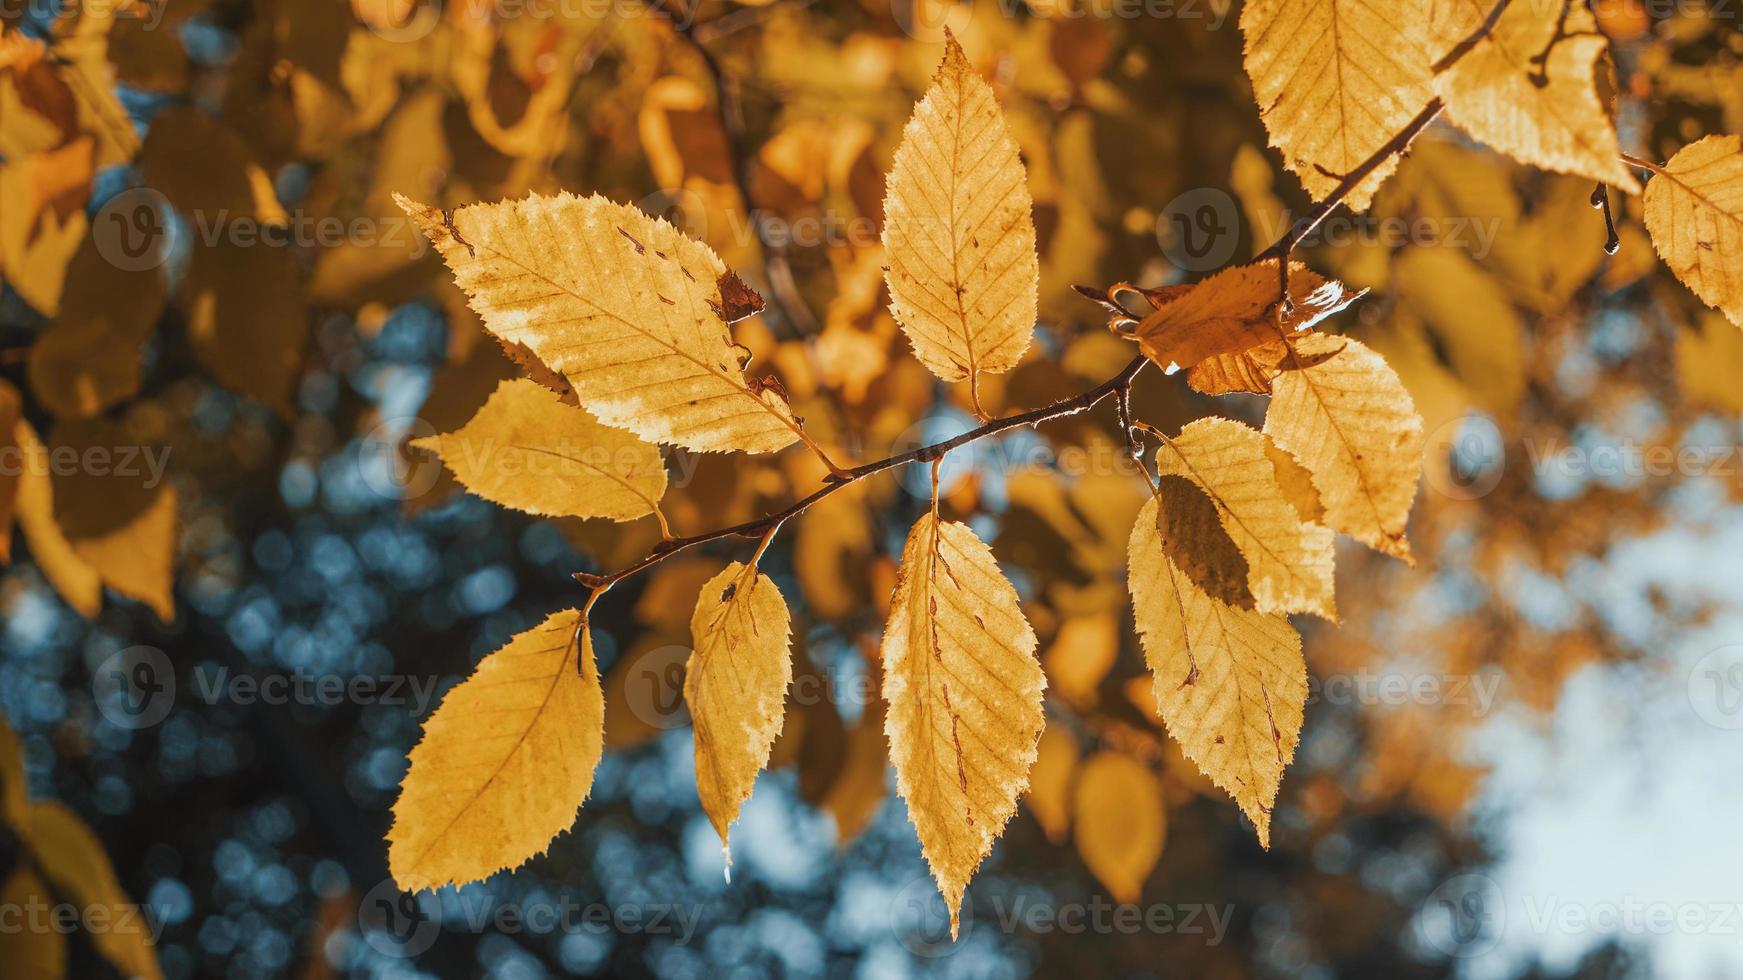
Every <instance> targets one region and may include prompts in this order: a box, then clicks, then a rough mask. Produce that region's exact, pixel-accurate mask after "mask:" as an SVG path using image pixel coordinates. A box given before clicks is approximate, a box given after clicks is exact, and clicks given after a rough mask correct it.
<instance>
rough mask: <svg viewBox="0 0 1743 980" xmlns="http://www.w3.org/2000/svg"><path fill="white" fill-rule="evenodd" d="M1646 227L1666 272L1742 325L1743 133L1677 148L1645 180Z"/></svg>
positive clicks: (1716, 137) (1709, 138)
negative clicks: (1667, 269)
mask: <svg viewBox="0 0 1743 980" xmlns="http://www.w3.org/2000/svg"><path fill="white" fill-rule="evenodd" d="M1646 230H1647V231H1648V232H1650V233H1651V234H1652V245H1653V247H1654V248H1656V249H1657V250H1658V254H1659V256H1660V257H1661V258H1663V259H1664V264H1665V265H1668V266H1670V271H1672V272H1674V273H1676V277H1677V278H1678V279H1681V280H1682V281H1683V284H1684V285H1686V286H1688V287H1689V288H1690V289H1692V290H1694V293H1695V295H1696V296H1699V297H1700V298H1701V299H1702V300H1703V301H1705V302H1706V304H1707V305H1708V306H1711V307H1713V308H1714V309H1716V310H1718V311H1719V312H1721V313H1723V314H1725V318H1726V319H1728V320H1730V321H1731V322H1732V323H1734V324H1736V325H1737V326H1739V327H1743V136H1708V137H1706V138H1705V139H1702V140H1699V141H1697V142H1694V143H1690V144H1689V145H1688V146H1685V147H1683V148H1682V149H1680V150H1678V151H1677V153H1676V156H1673V157H1671V158H1670V162H1669V163H1667V164H1665V165H1664V166H1663V167H1662V168H1661V169H1660V170H1659V171H1658V172H1657V173H1656V174H1654V176H1653V178H1652V179H1651V180H1649V181H1647V182H1646Z"/></svg>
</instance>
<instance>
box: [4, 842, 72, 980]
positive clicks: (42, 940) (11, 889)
mask: <svg viewBox="0 0 1743 980" xmlns="http://www.w3.org/2000/svg"><path fill="white" fill-rule="evenodd" d="M58 904H59V903H58V902H57V900H56V898H55V896H54V893H52V892H50V891H49V890H48V885H47V884H45V883H44V882H43V880H42V879H41V878H39V877H37V875H36V872H34V871H32V870H31V869H30V868H29V867H20V868H18V869H17V870H15V871H13V872H11V873H10V874H8V875H7V876H6V880H5V883H4V884H0V908H4V909H14V910H17V912H24V910H26V909H30V908H39V909H53V908H55V907H56V906H57V905H58ZM17 912H15V914H17ZM0 962H4V963H5V964H6V969H7V971H8V973H9V974H10V975H12V976H16V977H21V978H23V977H28V978H31V980H60V978H61V977H64V976H66V975H67V936H66V933H64V932H61V931H60V930H59V929H55V928H47V929H45V928H40V927H38V928H28V927H24V928H20V927H18V926H14V927H13V928H10V929H5V930H0Z"/></svg>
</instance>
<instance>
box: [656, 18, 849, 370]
mask: <svg viewBox="0 0 1743 980" xmlns="http://www.w3.org/2000/svg"><path fill="white" fill-rule="evenodd" d="M675 2H676V0H647V4H648V8H649V9H650V10H652V11H653V12H654V13H657V14H660V15H662V16H664V17H665V18H666V20H667V21H668V22H669V23H670V24H671V25H672V30H673V31H674V32H676V33H677V35H678V36H679V37H681V38H683V39H684V40H685V41H687V42H688V43H689V45H690V47H691V48H692V49H693V50H694V51H695V52H696V54H697V56H698V57H700V58H701V59H702V65H703V67H704V68H706V69H707V71H708V77H709V78H710V79H711V80H712V81H713V82H714V93H715V99H714V104H715V109H716V110H717V112H718V113H719V116H720V126H721V128H722V129H724V130H725V131H726V145H727V151H728V155H729V156H731V158H732V159H731V164H732V179H733V183H734V184H735V185H737V187H738V196H739V198H740V200H742V201H744V209H745V211H746V212H747V213H748V214H749V216H750V222H751V228H752V230H754V231H755V232H756V236H757V242H758V243H759V244H760V245H761V246H762V251H763V272H764V274H765V276H766V277H767V279H768V283H769V292H770V293H771V294H772V295H771V296H770V299H772V300H773V301H774V305H775V309H777V310H779V311H780V313H781V319H782V321H783V322H784V323H785V324H786V326H787V327H788V328H789V330H790V331H791V333H792V335H793V336H796V337H808V336H812V335H814V334H816V333H817V330H818V326H817V317H816V316H815V315H814V314H812V312H811V307H809V306H807V305H806V303H805V298H804V297H803V296H800V295H799V285H798V283H797V282H796V281H795V280H794V278H793V266H792V263H790V262H788V261H787V245H786V243H785V241H784V240H781V236H778V235H774V234H771V233H770V231H769V227H768V225H769V219H768V216H767V215H765V214H764V213H763V211H762V209H761V208H759V207H757V203H756V199H755V198H753V197H752V196H751V177H752V167H754V166H755V164H756V154H755V153H754V151H753V149H752V147H751V145H750V134H749V132H748V131H747V130H746V128H745V124H744V104H743V103H742V102H740V101H739V97H738V84H737V82H736V81H735V80H734V79H733V78H732V76H731V75H729V74H728V73H727V71H726V68H725V66H723V65H722V64H721V63H720V59H719V58H716V57H715V56H714V52H712V51H710V50H708V46H707V45H705V44H703V43H702V39H703V36H704V33H705V32H704V31H703V28H702V26H699V25H697V24H694V23H692V22H691V18H690V15H689V14H687V13H685V12H684V11H683V10H681V9H674V3H675Z"/></svg>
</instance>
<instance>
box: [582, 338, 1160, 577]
mask: <svg viewBox="0 0 1743 980" xmlns="http://www.w3.org/2000/svg"><path fill="white" fill-rule="evenodd" d="M1148 363H1149V360H1148V359H1147V358H1145V357H1143V356H1138V357H1134V358H1132V360H1131V361H1129V362H1128V363H1127V364H1126V366H1125V367H1124V368H1122V369H1121V370H1120V373H1119V374H1116V375H1114V376H1113V377H1111V378H1109V379H1108V380H1106V381H1103V382H1102V383H1101V384H1099V385H1096V386H1095V387H1094V388H1091V389H1089V390H1088V391H1084V392H1080V393H1079V394H1076V395H1073V396H1071V397H1070V398H1064V399H1060V400H1059V401H1056V402H1054V403H1052V404H1050V405H1043V406H1042V407H1040V408H1037V409H1032V410H1030V411H1027V412H1022V413H1019V414H1017V415H1008V416H1006V417H1004V418H1002V419H994V420H993V421H991V422H988V423H986V424H985V425H982V426H980V427H978V428H974V429H970V430H968V431H967V432H963V433H961V434H960V435H956V436H952V437H951V438H949V439H945V440H943V441H942V442H935V443H933V444H931V445H929V446H921V447H919V448H918V449H910V450H908V451H907V452H905V453H897V454H896V455H894V456H887V457H885V458H883V459H880V460H877V461H876V462H872V463H866V464H865V465H863V466H855V467H851V468H849V469H847V470H844V471H843V472H842V475H840V476H839V477H833V476H832V477H831V478H829V479H827V480H826V481H825V482H824V484H823V486H821V487H819V488H818V489H817V490H815V491H814V492H812V494H811V495H810V496H808V497H805V498H803V499H801V500H798V501H796V502H795V503H793V504H792V505H790V506H789V507H787V508H786V509H785V510H782V511H779V512H777V513H774V514H770V515H768V516H766V517H760V518H758V519H756V520H754V521H746V522H744V523H743V524H734V525H733V526H731V527H723V528H718V529H716V530H713V531H705V532H703V533H701V534H693V535H690V536H688V537H682V538H672V539H670V540H667V541H662V542H660V543H659V544H657V545H655V546H654V549H653V550H652V551H651V552H649V553H648V555H647V557H645V558H643V559H642V560H641V561H638V562H636V563H635V564H633V565H629V566H626V567H624V568H621V569H619V570H617V571H615V572H612V573H611V574H609V575H596V574H594V573H592V572H576V573H575V576H574V577H575V581H577V582H580V583H581V584H582V585H585V586H587V587H588V588H591V589H594V590H604V589H607V588H610V587H611V586H612V585H614V584H616V583H618V582H620V581H622V580H624V579H626V578H628V577H630V576H631V575H634V574H636V573H637V572H640V571H643V570H645V569H648V568H652V567H653V566H655V565H658V564H659V563H660V562H662V561H665V560H666V559H667V558H670V557H671V556H672V555H675V554H677V553H678V552H680V551H683V550H685V549H687V548H693V547H695V546H696V545H699V544H705V543H707V542H709V541H719V540H720V539H722V538H734V537H737V538H754V537H761V536H762V535H763V534H764V533H765V532H767V531H768V530H769V529H770V528H772V527H775V526H777V525H779V524H781V523H783V522H785V521H786V520H788V519H789V518H792V517H797V516H798V515H800V514H802V513H804V512H805V511H806V509H808V508H809V507H810V506H811V505H812V504H815V503H816V502H818V501H819V500H822V499H823V498H824V497H827V496H829V495H830V494H832V493H834V492H835V491H837V490H840V489H841V488H842V487H845V486H847V485H849V484H852V483H857V482H859V481H860V480H863V479H865V478H866V477H868V476H872V475H874V474H877V473H882V472H883V471H885V470H889V469H894V468H896V467H898V466H902V465H904V464H907V463H931V462H936V461H938V460H940V459H943V458H944V455H945V454H946V453H948V452H950V451H951V450H952V449H957V448H959V447H962V446H966V445H968V444H969V443H971V442H975V441H978V440H980V439H984V438H986V437H987V436H990V435H994V434H996V433H1000V432H1003V431H1005V430H1006V429H1015V428H1019V427H1021V426H1025V425H1039V424H1041V423H1042V422H1048V421H1051V420H1053V419H1058V418H1064V417H1066V416H1068V415H1076V414H1078V413H1080V412H1086V411H1088V410H1089V409H1091V408H1093V407H1095V406H1096V405H1097V404H1099V403H1100V402H1101V401H1102V400H1103V399H1105V398H1107V397H1108V396H1109V395H1117V396H1118V397H1119V398H1120V399H1121V400H1122V401H1124V399H1125V397H1126V395H1127V394H1128V393H1129V392H1130V391H1131V388H1132V382H1133V380H1135V379H1136V378H1137V376H1138V372H1140V371H1142V370H1143V369H1144V365H1145V364H1148Z"/></svg>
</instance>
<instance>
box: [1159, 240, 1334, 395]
mask: <svg viewBox="0 0 1743 980" xmlns="http://www.w3.org/2000/svg"><path fill="white" fill-rule="evenodd" d="M1281 287H1282V283H1281V275H1280V273H1279V271H1278V268H1277V262H1276V260H1275V259H1273V260H1270V261H1266V262H1255V263H1253V264H1252V265H1243V266H1239V267H1237V268H1233V269H1225V270H1223V271H1222V272H1219V273H1217V274H1216V275H1214V276H1211V277H1210V278H1209V279H1206V280H1204V281H1203V282H1200V283H1196V284H1194V285H1193V286H1191V287H1189V288H1187V289H1185V290H1183V291H1182V292H1180V293H1179V294H1178V295H1175V296H1173V297H1172V298H1170V299H1169V300H1167V301H1166V302H1164V303H1163V304H1162V305H1161V307H1160V308H1159V309H1157V310H1156V311H1155V312H1154V313H1151V314H1150V315H1148V316H1146V317H1144V319H1143V320H1142V321H1140V322H1139V323H1138V325H1137V326H1136V327H1135V328H1133V330H1132V336H1133V337H1135V338H1136V339H1137V341H1138V349H1139V350H1142V351H1143V352H1144V356H1146V357H1148V358H1149V359H1150V360H1152V361H1155V362H1156V363H1157V364H1159V365H1161V366H1162V369H1163V370H1165V371H1169V372H1172V371H1173V370H1175V369H1176V368H1189V367H1192V366H1193V365H1195V364H1197V363H1199V362H1200V361H1203V360H1205V359H1206V358H1212V357H1219V356H1223V355H1232V354H1239V353H1241V352H1243V351H1246V350H1248V349H1250V348H1253V347H1257V346H1260V345H1261V344H1266V343H1269V342H1272V341H1276V340H1279V339H1280V337H1279V335H1278V330H1279V328H1281V329H1282V330H1284V331H1285V332H1287V333H1289V334H1293V333H1295V332H1297V331H1301V330H1306V329H1308V328H1310V327H1312V326H1313V325H1314V324H1316V323H1319V322H1320V321H1321V320H1324V319H1325V318H1326V317H1328V316H1331V315H1332V314H1334V313H1336V312H1338V311H1339V310H1342V309H1343V308H1344V307H1346V306H1349V305H1350V304H1351V303H1353V302H1355V301H1356V300H1358V299H1360V298H1361V297H1362V293H1350V292H1348V291H1346V290H1345V289H1344V286H1343V284H1342V283H1340V282H1335V281H1330V280H1327V279H1325V278H1323V277H1322V276H1320V275H1319V274H1318V273H1315V272H1313V271H1312V270H1310V269H1308V268H1307V267H1306V266H1304V265H1302V264H1301V263H1299V262H1296V263H1291V264H1290V266H1289V299H1290V304H1291V306H1290V312H1289V315H1288V317H1286V318H1285V320H1284V322H1283V323H1282V324H1279V323H1278V320H1277V304H1278V301H1279V300H1280V298H1281V297H1280V296H1279V290H1280V289H1281Z"/></svg>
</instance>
